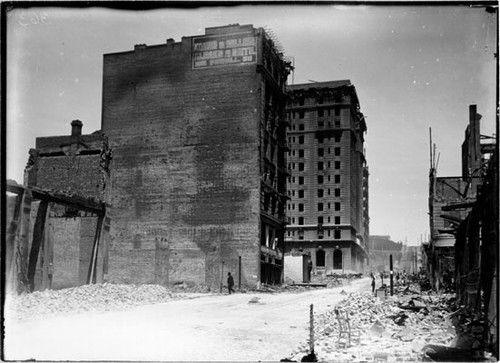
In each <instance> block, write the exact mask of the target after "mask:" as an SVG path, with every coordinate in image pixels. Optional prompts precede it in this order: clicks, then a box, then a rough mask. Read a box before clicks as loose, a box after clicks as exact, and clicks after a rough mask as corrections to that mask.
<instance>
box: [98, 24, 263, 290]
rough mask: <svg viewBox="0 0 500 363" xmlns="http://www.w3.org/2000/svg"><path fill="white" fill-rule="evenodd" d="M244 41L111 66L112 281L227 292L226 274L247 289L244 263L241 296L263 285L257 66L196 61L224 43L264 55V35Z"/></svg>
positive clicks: (200, 41) (143, 49)
mask: <svg viewBox="0 0 500 363" xmlns="http://www.w3.org/2000/svg"><path fill="white" fill-rule="evenodd" d="M207 31H208V29H207ZM235 31H237V32H239V33H242V32H243V33H245V34H243V35H241V34H240V35H237V36H234V35H228V36H227V37H226V38H224V37H225V35H220V34H211V35H212V36H214V37H215V38H210V37H208V38H203V37H200V38H194V37H184V38H182V41H181V42H177V43H176V42H174V41H172V40H169V41H167V44H164V45H158V46H136V47H135V49H134V51H130V52H123V53H115V54H107V55H105V56H104V81H103V123H102V129H103V131H104V133H105V134H106V135H107V136H108V137H109V140H110V147H111V148H112V149H113V163H112V172H111V187H112V189H111V192H110V194H109V199H108V202H109V203H110V205H111V206H112V209H111V220H112V224H111V231H110V237H111V241H112V244H111V246H110V247H111V251H110V266H109V279H110V280H113V281H118V282H135V283H160V284H174V283H178V282H185V283H187V284H194V285H206V286H210V287H212V288H217V287H218V286H219V284H220V283H221V281H222V278H223V281H224V284H225V280H226V275H227V271H231V272H233V276H235V281H238V280H237V277H238V276H237V271H238V258H239V256H241V260H242V284H244V285H245V284H252V283H255V282H256V281H257V280H258V278H259V273H260V272H259V258H260V255H259V244H260V243H259V233H260V231H259V218H260V216H259V198H260V175H259V152H258V150H259V146H260V145H259V116H260V111H261V106H260V100H261V92H262V90H261V87H260V80H259V77H258V75H257V72H256V67H255V64H254V62H253V61H254V60H255V58H254V57H255V55H252V54H253V53H252V51H250V55H249V56H247V58H245V56H244V57H243V58H239V62H238V64H234V65H207V64H210V63H207V62H206V61H202V60H200V58H197V59H195V58H193V57H192V56H193V54H194V52H195V51H196V50H200V49H205V50H206V49H210V47H213V46H215V47H217V44H215V43H209V42H210V41H214V39H216V40H217V39H218V40H219V41H221V40H223V41H226V40H227V41H228V42H227V44H228V45H229V44H230V42H233V41H234V42H243V44H244V42H249V43H248V44H247V45H248V46H249V48H251V49H253V47H257V48H258V47H259V44H258V42H259V41H260V40H259V38H258V37H254V35H255V34H254V29H253V28H251V27H250V28H248V27H241V28H238V29H235ZM214 32H215V33H216V30H215V31H214ZM207 34H208V33H207ZM217 37H218V38H217ZM238 39H239V40H238ZM255 40H256V41H257V43H253V41H255ZM217 62H219V63H223V62H225V60H224V59H223V58H221V59H219V60H218V61H217ZM217 62H214V63H213V64H216V63H217Z"/></svg>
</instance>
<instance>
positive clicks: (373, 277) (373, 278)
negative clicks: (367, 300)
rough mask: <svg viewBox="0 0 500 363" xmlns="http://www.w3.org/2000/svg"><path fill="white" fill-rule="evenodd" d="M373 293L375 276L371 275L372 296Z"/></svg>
mask: <svg viewBox="0 0 500 363" xmlns="http://www.w3.org/2000/svg"><path fill="white" fill-rule="evenodd" d="M374 293H375V275H373V274H372V294H374Z"/></svg>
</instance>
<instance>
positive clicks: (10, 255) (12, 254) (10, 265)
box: [5, 191, 24, 293]
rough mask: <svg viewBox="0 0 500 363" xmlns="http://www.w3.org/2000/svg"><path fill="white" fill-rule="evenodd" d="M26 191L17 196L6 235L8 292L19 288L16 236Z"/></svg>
mask: <svg viewBox="0 0 500 363" xmlns="http://www.w3.org/2000/svg"><path fill="white" fill-rule="evenodd" d="M23 195H24V191H23V192H22V193H21V194H18V195H17V196H16V205H15V207H14V212H13V215H12V219H11V221H10V223H9V228H8V230H7V236H6V240H5V242H6V246H5V257H6V261H5V262H6V264H5V271H6V273H7V276H6V292H7V293H12V292H15V291H16V290H17V278H16V251H17V246H16V236H17V233H18V228H19V216H20V214H21V209H22V205H23V204H22V203H23Z"/></svg>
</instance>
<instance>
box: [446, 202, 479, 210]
mask: <svg viewBox="0 0 500 363" xmlns="http://www.w3.org/2000/svg"><path fill="white" fill-rule="evenodd" d="M475 205H476V201H473V202H465V203H456V204H448V205H444V206H442V207H441V210H442V211H445V212H448V211H450V210H455V209H463V208H472V207H474V206H475Z"/></svg>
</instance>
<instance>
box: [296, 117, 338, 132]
mask: <svg viewBox="0 0 500 363" xmlns="http://www.w3.org/2000/svg"><path fill="white" fill-rule="evenodd" d="M325 125H326V126H328V127H329V128H331V127H332V125H334V126H335V127H336V128H338V127H340V126H342V123H341V122H340V119H338V120H334V122H333V124H332V122H331V121H327V122H326V124H325V121H324V119H320V120H318V128H320V129H321V128H324V127H325ZM297 129H298V130H299V131H305V125H304V124H303V123H300V124H297V125H296V124H292V131H295V130H297Z"/></svg>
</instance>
